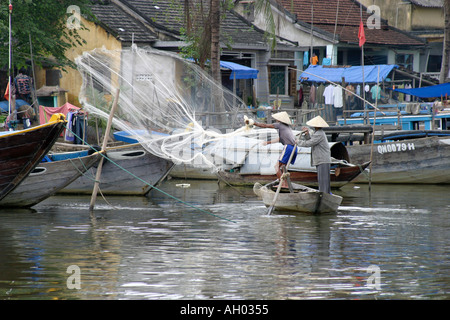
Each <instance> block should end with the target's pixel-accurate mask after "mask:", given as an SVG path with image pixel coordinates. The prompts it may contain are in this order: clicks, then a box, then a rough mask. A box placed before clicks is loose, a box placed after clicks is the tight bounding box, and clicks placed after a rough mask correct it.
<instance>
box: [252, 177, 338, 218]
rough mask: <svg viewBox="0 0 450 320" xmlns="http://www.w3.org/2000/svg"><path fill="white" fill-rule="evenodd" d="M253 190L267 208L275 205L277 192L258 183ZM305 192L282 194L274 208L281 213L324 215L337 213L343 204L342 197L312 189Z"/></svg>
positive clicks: (279, 195)
mask: <svg viewBox="0 0 450 320" xmlns="http://www.w3.org/2000/svg"><path fill="white" fill-rule="evenodd" d="M253 190H254V192H255V194H256V195H257V196H259V197H260V198H261V199H262V201H263V203H264V205H265V206H266V207H270V206H271V205H272V204H273V200H274V197H275V194H276V192H275V191H273V190H272V189H269V188H267V187H265V186H263V185H261V184H260V183H256V184H255V185H254V187H253ZM304 190H305V191H303V190H300V191H298V192H293V193H291V192H280V193H279V194H278V197H277V199H276V201H275V203H274V208H275V209H276V210H279V211H295V212H302V213H309V214H322V213H333V212H336V211H337V210H338V208H339V205H340V204H341V203H342V197H341V196H338V195H334V194H328V193H324V192H319V191H317V190H315V189H312V188H304Z"/></svg>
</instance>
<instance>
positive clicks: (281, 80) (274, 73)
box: [269, 65, 289, 95]
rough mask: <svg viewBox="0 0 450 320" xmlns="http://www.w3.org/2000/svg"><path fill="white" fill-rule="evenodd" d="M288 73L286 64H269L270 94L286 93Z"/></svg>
mask: <svg viewBox="0 0 450 320" xmlns="http://www.w3.org/2000/svg"><path fill="white" fill-rule="evenodd" d="M288 85H289V83H288V74H287V67H286V66H278V65H273V66H270V75H269V92H270V94H272V95H276V94H279V95H287V94H288V92H287V89H288Z"/></svg>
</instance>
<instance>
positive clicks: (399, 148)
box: [377, 142, 416, 154]
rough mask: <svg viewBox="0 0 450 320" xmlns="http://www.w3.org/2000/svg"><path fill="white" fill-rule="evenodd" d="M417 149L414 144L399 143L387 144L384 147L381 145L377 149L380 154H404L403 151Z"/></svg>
mask: <svg viewBox="0 0 450 320" xmlns="http://www.w3.org/2000/svg"><path fill="white" fill-rule="evenodd" d="M415 149H416V147H415V146H414V143H413V142H408V143H405V142H397V143H387V144H383V145H379V146H378V147H377V150H378V153H379V154H383V153H389V152H403V151H410V150H415Z"/></svg>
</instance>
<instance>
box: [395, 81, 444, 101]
mask: <svg viewBox="0 0 450 320" xmlns="http://www.w3.org/2000/svg"><path fill="white" fill-rule="evenodd" d="M394 91H398V92H401V93H405V94H409V95H411V96H415V97H419V98H440V97H445V95H447V96H449V97H450V83H443V84H437V85H435V86H430V87H423V88H412V89H394Z"/></svg>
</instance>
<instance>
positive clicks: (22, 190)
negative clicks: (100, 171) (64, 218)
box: [0, 150, 102, 208]
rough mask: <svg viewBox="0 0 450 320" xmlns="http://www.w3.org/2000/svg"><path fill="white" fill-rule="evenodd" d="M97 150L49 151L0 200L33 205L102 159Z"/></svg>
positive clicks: (13, 204)
mask: <svg viewBox="0 0 450 320" xmlns="http://www.w3.org/2000/svg"><path fill="white" fill-rule="evenodd" d="M101 156H102V155H101V154H100V153H99V152H90V151H88V150H86V151H75V152H64V153H57V154H48V155H47V156H46V157H45V158H48V160H46V161H43V162H41V163H40V164H39V165H38V166H37V167H36V168H35V169H34V170H33V171H32V172H31V173H30V174H29V175H28V177H27V178H26V179H25V180H24V181H23V182H22V183H21V184H20V185H19V186H18V187H17V188H16V189H14V190H13V191H12V192H11V193H10V194H8V195H7V196H6V197H4V198H3V199H2V200H0V206H2V207H22V208H23V207H32V206H34V205H35V204H38V203H39V202H41V201H43V200H45V199H47V198H48V197H50V196H52V195H54V194H55V193H56V192H58V191H59V190H61V189H62V188H64V187H65V186H67V185H69V184H70V183H71V182H73V181H75V180H76V179H77V178H79V177H80V176H81V175H82V174H84V173H85V172H86V171H87V170H89V168H91V167H92V166H93V165H95V164H96V163H97V162H98V161H99V160H100V158H101Z"/></svg>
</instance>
